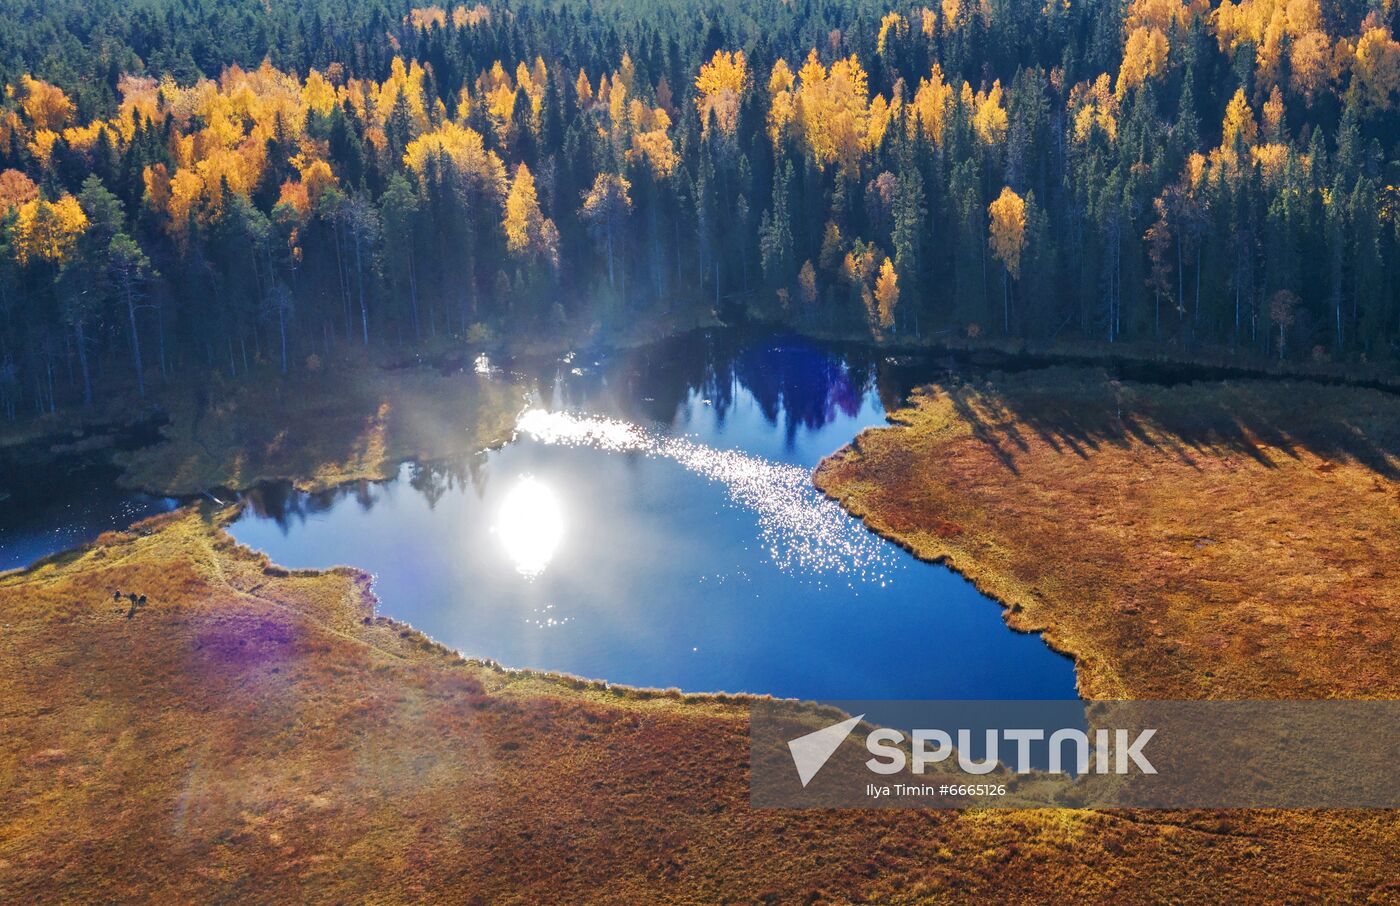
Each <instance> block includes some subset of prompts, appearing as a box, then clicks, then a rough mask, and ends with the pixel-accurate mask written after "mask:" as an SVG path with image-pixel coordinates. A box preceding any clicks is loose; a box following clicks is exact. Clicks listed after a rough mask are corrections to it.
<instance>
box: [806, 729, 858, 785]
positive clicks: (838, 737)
mask: <svg viewBox="0 0 1400 906" xmlns="http://www.w3.org/2000/svg"><path fill="white" fill-rule="evenodd" d="M863 717H865V715H864V714H857V715H856V716H855V717H852V718H851V719H850V720H843V721H841V722H840V723H839V724H832V725H831V726H829V727H823V728H822V729H820V730H817V731H815V732H813V733H808V734H807V735H806V736H799V737H797V738H796V739H794V740H791V741H789V742H788V749H789V750H790V751H791V752H792V763H793V764H795V765H796V766H797V776H798V777H799V778H800V779H801V780H802V785H803V786H804V787H805V786H807V784H808V783H809V782H810V781H811V779H812V778H813V777H815V776H817V772H818V771H820V770H821V769H822V765H824V764H826V762H827V760H828V759H829V758H831V756H832V755H834V754H836V750H837V749H839V748H840V747H841V743H843V742H845V741H846V737H847V736H849V735H850V734H851V731H852V730H854V729H855V728H856V724H858V723H860V721H861V718H863Z"/></svg>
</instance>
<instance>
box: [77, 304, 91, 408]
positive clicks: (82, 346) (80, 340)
mask: <svg viewBox="0 0 1400 906" xmlns="http://www.w3.org/2000/svg"><path fill="white" fill-rule="evenodd" d="M83 326H84V325H83V322H82V319H79V320H78V321H77V322H76V323H74V324H73V333H74V334H75V335H76V336H75V337H74V339H75V340H76V341H77V344H78V365H79V367H80V368H81V369H82V372H83V406H84V407H86V406H91V405H92V375H91V374H90V373H89V371H88V357H87V337H86V336H85V335H84V331H83Z"/></svg>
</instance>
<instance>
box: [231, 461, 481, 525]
mask: <svg viewBox="0 0 1400 906" xmlns="http://www.w3.org/2000/svg"><path fill="white" fill-rule="evenodd" d="M484 465H485V456H484V454H477V455H475V456H467V457H463V458H462V459H460V460H453V461H444V462H429V463H421V462H411V463H406V464H405V465H404V466H403V468H402V469H401V470H400V472H399V475H398V476H397V477H396V478H393V479H390V480H389V481H401V480H406V481H407V484H408V486H409V487H411V488H412V489H413V490H415V491H417V492H418V493H419V494H421V495H422V496H423V499H424V500H426V501H427V503H428V508H429V509H435V508H436V507H437V504H438V501H440V500H442V498H443V497H445V496H446V495H447V494H448V493H449V492H451V491H454V490H456V489H457V488H474V489H475V490H476V494H477V497H478V499H480V498H481V496H482V495H483V494H484V493H485V485H486V481H485V479H486V470H485V468H484ZM388 483H389V482H388V481H355V482H350V483H349V484H344V485H340V486H338V487H334V488H330V489H329V490H325V491H313V492H310V493H308V492H305V491H298V490H297V489H296V488H294V487H293V486H292V485H291V484H290V483H289V482H284V481H278V482H267V483H264V484H260V485H258V486H257V487H254V488H251V489H249V490H248V491H246V492H244V494H243V497H242V499H243V502H244V505H245V506H246V507H247V508H248V509H249V510H251V511H252V513H253V515H255V516H257V517H258V518H259V519H270V520H272V521H273V522H275V523H276V524H277V526H278V528H280V529H281V530H282V534H283V535H286V534H288V533H289V532H290V531H291V528H292V526H293V524H296V523H304V522H306V520H307V519H309V518H311V517H313V516H316V515H319V514H321V513H326V512H329V511H330V510H331V509H333V508H334V507H335V506H336V505H337V504H338V503H340V502H341V501H342V500H346V499H348V498H353V499H354V501H355V503H356V505H358V506H359V507H360V509H361V510H363V511H365V512H369V511H370V510H372V509H374V507H375V505H376V504H377V503H379V501H380V500H381V499H382V498H383V488H384V486H385V485H386V484H388Z"/></svg>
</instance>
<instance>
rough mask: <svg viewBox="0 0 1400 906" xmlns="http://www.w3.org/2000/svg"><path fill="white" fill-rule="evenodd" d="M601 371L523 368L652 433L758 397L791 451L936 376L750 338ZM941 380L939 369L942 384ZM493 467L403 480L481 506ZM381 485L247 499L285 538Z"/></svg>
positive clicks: (594, 367) (872, 355)
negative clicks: (463, 494)
mask: <svg viewBox="0 0 1400 906" xmlns="http://www.w3.org/2000/svg"><path fill="white" fill-rule="evenodd" d="M597 361H600V362H601V364H595V357H593V356H590V355H587V354H582V355H579V356H578V357H577V358H575V359H574V360H572V361H569V362H564V363H560V362H557V361H550V362H548V363H546V364H544V365H543V366H542V367H540V368H539V369H538V370H536V371H535V372H534V373H533V374H530V366H528V365H524V364H522V363H516V367H517V368H519V369H522V370H523V372H524V373H525V374H526V376H527V377H529V378H532V379H533V382H534V386H535V388H536V391H537V393H538V395H539V397H540V399H541V400H542V402H543V403H544V405H546V406H548V407H549V408H551V409H561V408H566V409H567V408H576V409H579V410H581V411H585V412H589V413H593V414H599V415H613V416H619V417H622V418H625V419H627V420H629V421H634V422H638V423H643V424H655V423H661V424H663V425H671V424H672V423H673V422H674V421H675V420H676V418H677V416H678V415H680V414H683V413H684V412H686V411H687V409H688V408H689V407H690V406H691V405H692V404H693V403H694V402H695V401H697V400H700V399H704V400H708V401H709V408H711V409H713V410H714V416H715V419H716V421H717V423H718V425H719V427H720V428H723V427H724V425H725V423H726V421H727V420H728V417H729V414H730V412H731V410H732V409H733V407H734V405H735V404H736V402H738V401H739V400H740V399H742V398H743V396H744V394H748V395H750V396H752V398H753V400H754V402H755V404H756V405H757V407H758V409H759V411H760V412H761V413H762V414H763V417H764V419H765V420H766V421H767V422H768V424H769V425H771V426H774V427H776V426H777V425H778V424H779V420H780V419H781V420H782V425H783V433H784V440H785V442H786V444H787V445H788V447H789V448H791V446H792V445H793V444H794V442H795V441H796V438H797V434H798V431H799V430H800V429H806V430H808V431H817V430H820V429H822V428H824V427H826V426H827V425H829V424H830V423H831V422H832V421H833V420H835V419H836V418H838V417H845V418H853V417H855V416H856V415H857V414H858V413H859V412H860V408H861V404H862V403H863V402H864V400H865V397H866V395H867V394H869V393H871V392H872V391H873V392H877V393H878V394H879V398H880V402H881V404H882V405H883V406H884V408H886V409H894V408H897V407H898V406H899V405H901V404H902V403H903V402H904V400H905V399H906V398H907V396H908V392H909V390H910V389H911V388H912V387H913V386H915V385H916V384H917V383H919V382H922V381H927V380H928V379H929V378H930V371H931V369H930V362H929V361H928V360H927V359H926V358H918V359H914V358H912V357H904V358H896V357H891V356H882V355H878V354H877V350H874V349H872V348H870V347H867V346H861V345H858V344H850V345H836V344H823V343H818V342H815V341H812V340H807V339H803V338H800V337H774V336H772V335H763V334H759V335H756V336H755V335H745V334H744V333H743V332H742V331H712V332H697V333H692V334H687V335H683V336H679V337H673V338H671V339H670V340H665V341H662V342H659V343H654V344H650V345H648V346H645V347H641V348H638V349H632V350H626V351H622V352H618V353H615V354H612V355H610V356H608V357H607V358H606V359H598V360H597ZM950 366H951V362H950ZM574 369H578V371H579V372H580V373H578V374H575V373H573V372H574ZM941 370H942V369H939V368H937V367H935V368H933V369H932V371H933V373H934V374H937V373H938V372H940V371H941ZM486 464H487V457H486V456H485V455H476V456H468V457H463V458H461V459H458V460H453V461H449V462H434V463H410V464H408V465H406V466H404V469H403V471H401V472H400V475H399V477H400V478H401V479H404V480H405V481H406V483H407V484H408V486H409V487H411V488H413V490H414V491H416V492H418V493H419V494H421V495H422V496H423V499H424V500H426V501H427V503H428V506H429V508H434V507H436V506H437V504H438V502H439V501H441V500H442V499H443V498H444V497H445V496H446V495H447V494H448V493H450V492H452V491H454V490H457V489H458V488H468V487H470V488H472V489H474V490H475V492H476V494H477V497H478V499H480V498H481V497H482V496H483V495H484V494H485V491H486V484H487V479H488V471H489V470H488V469H487V468H486ZM381 484H382V483H380V482H356V483H352V484H349V485H344V486H341V487H338V488H333V489H331V490H329V491H322V492H318V493H313V494H304V493H300V492H298V491H295V490H294V489H293V488H292V487H291V486H290V485H288V484H285V483H277V484H268V485H263V486H260V487H258V488H255V489H253V490H251V491H249V492H247V493H246V494H245V495H244V499H245V500H246V501H247V505H248V506H249V507H250V508H251V509H252V511H253V512H254V513H255V514H256V515H257V516H258V517H259V518H262V519H272V520H274V521H275V522H276V523H277V524H278V526H279V527H281V529H282V531H283V533H284V534H285V533H286V532H287V531H288V530H289V529H290V527H291V525H292V523H294V522H304V521H305V520H306V519H307V518H308V517H311V516H315V515H317V514H319V513H324V512H326V511H327V510H329V509H331V508H332V507H333V506H335V505H336V504H337V503H338V502H339V501H341V500H343V499H345V498H346V497H348V496H352V495H353V497H354V499H355V502H356V504H357V505H358V506H359V507H360V508H361V509H362V510H365V511H369V510H371V509H373V508H374V506H375V505H376V504H377V503H378V502H379V500H380V499H381V498H382V493H383V492H382V488H381V487H380V485H381Z"/></svg>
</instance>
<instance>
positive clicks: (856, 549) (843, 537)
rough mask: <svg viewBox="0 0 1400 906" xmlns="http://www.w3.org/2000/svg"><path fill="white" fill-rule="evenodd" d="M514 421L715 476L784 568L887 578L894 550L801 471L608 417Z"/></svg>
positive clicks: (581, 443)
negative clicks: (754, 519) (751, 515)
mask: <svg viewBox="0 0 1400 906" xmlns="http://www.w3.org/2000/svg"><path fill="white" fill-rule="evenodd" d="M516 427H517V429H519V431H520V432H521V433H522V434H525V435H527V436H529V437H531V438H533V439H535V440H537V441H539V442H541V443H546V444H557V445H563V446H576V447H593V448H596V449H600V450H605V451H608V452H612V453H624V452H626V453H640V454H642V455H645V456H655V457H661V458H666V459H671V460H674V461H675V462H677V463H679V464H680V465H681V466H682V467H684V468H686V469H687V470H689V471H691V472H694V473H696V474H698V475H701V476H703V477H704V478H707V479H709V480H710V481H715V482H719V483H720V484H722V485H723V486H724V488H725V491H726V492H727V496H728V497H729V499H730V501H731V502H732V503H733V504H735V505H737V506H741V507H744V508H745V509H748V510H751V511H752V512H754V513H755V514H757V516H758V522H759V531H760V534H761V536H762V537H761V541H762V544H763V548H764V550H765V551H766V552H767V553H768V555H769V557H770V558H771V559H772V561H773V563H774V564H775V565H776V566H777V567H778V568H779V569H781V570H783V571H785V572H792V573H799V574H804V575H806V576H809V577H813V578H816V577H820V576H822V575H826V576H831V575H839V576H843V577H845V578H846V579H848V580H850V581H851V582H852V583H854V582H855V581H857V580H859V581H861V582H862V583H867V584H875V585H879V586H884V585H886V584H888V583H889V582H891V581H893V580H892V579H891V578H890V575H889V574H890V571H891V570H893V569H894V567H895V564H896V562H897V560H896V556H895V551H894V550H893V548H891V546H890V545H887V544H885V543H884V542H882V541H880V539H878V538H876V537H875V536H874V535H871V534H870V533H869V532H867V531H865V529H864V528H863V527H862V526H861V525H860V524H859V523H857V522H855V521H853V520H852V519H851V518H850V517H849V516H848V515H847V514H846V513H845V511H844V510H842V509H841V508H840V507H839V506H838V505H837V504H836V503H835V502H834V501H832V500H830V499H828V498H826V497H825V496H824V495H822V494H821V493H820V492H819V491H817V489H816V488H815V487H813V486H812V482H811V476H810V474H809V473H808V471H807V470H806V469H803V468H800V467H798V466H792V465H785V464H782V463H775V462H770V461H769V460H766V459H763V458H761V457H757V456H751V455H749V454H746V453H741V452H738V451H736V450H717V449H715V448H713V447H709V446H706V445H704V444H700V443H696V442H695V441H693V440H689V439H687V438H684V437H672V436H669V435H665V434H662V433H659V432H656V431H650V430H648V429H646V428H643V427H641V426H639V425H635V424H632V423H630V422H625V421H621V420H619V419H613V418H599V417H594V416H588V415H578V414H574V413H568V412H549V411H547V410H544V409H530V410H528V411H526V412H525V413H523V414H522V415H521V416H520V418H519V420H518V421H517V422H516Z"/></svg>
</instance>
